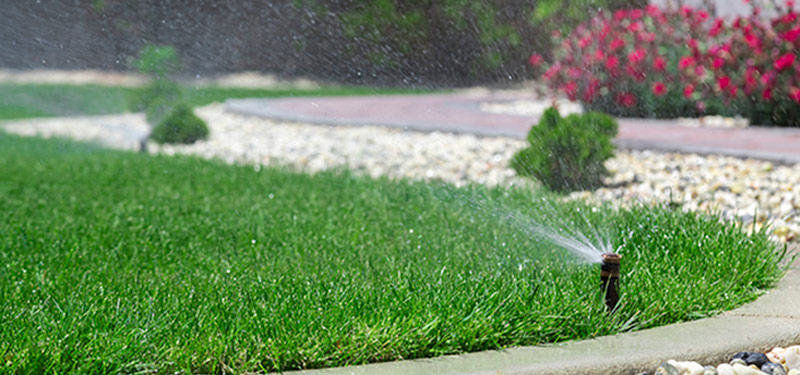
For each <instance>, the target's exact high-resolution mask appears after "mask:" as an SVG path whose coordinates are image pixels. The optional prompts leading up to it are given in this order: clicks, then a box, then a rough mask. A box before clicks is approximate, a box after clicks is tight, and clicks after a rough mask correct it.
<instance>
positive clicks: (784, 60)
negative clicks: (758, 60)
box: [773, 52, 794, 71]
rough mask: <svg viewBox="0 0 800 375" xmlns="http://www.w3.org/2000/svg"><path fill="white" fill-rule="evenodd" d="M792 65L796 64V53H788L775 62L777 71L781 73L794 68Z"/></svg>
mask: <svg viewBox="0 0 800 375" xmlns="http://www.w3.org/2000/svg"><path fill="white" fill-rule="evenodd" d="M792 64H794V53H792V52H787V53H786V54H785V55H783V56H781V57H779V58H778V59H777V60H775V64H774V65H773V66H774V67H775V70H777V71H781V70H784V69H786V68H788V67H790V66H792Z"/></svg>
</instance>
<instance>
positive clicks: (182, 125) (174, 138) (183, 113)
mask: <svg viewBox="0 0 800 375" xmlns="http://www.w3.org/2000/svg"><path fill="white" fill-rule="evenodd" d="M206 138H208V126H207V125H206V123H205V121H203V120H202V119H200V118H199V117H197V116H195V114H194V113H193V112H192V108H190V107H189V106H187V105H185V104H180V105H178V106H176V107H175V109H173V110H172V112H170V114H169V116H167V117H166V118H165V119H163V120H162V121H161V122H159V123H158V125H156V127H154V128H153V131H152V133H150V139H152V140H153V141H155V142H157V143H186V144H191V143H194V142H196V141H198V140H201V139H206Z"/></svg>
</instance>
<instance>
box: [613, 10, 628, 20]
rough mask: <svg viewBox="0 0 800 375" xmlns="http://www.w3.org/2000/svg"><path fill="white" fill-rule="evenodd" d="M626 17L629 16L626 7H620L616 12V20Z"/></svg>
mask: <svg viewBox="0 0 800 375" xmlns="http://www.w3.org/2000/svg"><path fill="white" fill-rule="evenodd" d="M626 17H628V11H627V10H624V9H620V10H618V11H616V12H614V21H622V20H624V19H625V18H626Z"/></svg>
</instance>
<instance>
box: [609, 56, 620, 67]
mask: <svg viewBox="0 0 800 375" xmlns="http://www.w3.org/2000/svg"><path fill="white" fill-rule="evenodd" d="M618 65H619V59H618V58H617V57H616V56H609V57H608V58H607V59H606V69H608V70H614V69H616V68H617V66H618Z"/></svg>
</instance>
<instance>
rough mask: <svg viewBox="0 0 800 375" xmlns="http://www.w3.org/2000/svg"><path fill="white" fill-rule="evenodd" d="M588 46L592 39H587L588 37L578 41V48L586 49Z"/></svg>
mask: <svg viewBox="0 0 800 375" xmlns="http://www.w3.org/2000/svg"><path fill="white" fill-rule="evenodd" d="M590 44H592V38H591V37H588V36H587V37H586V38H583V39H581V40H579V41H578V47H581V48H586V47H588V46H589V45H590Z"/></svg>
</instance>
